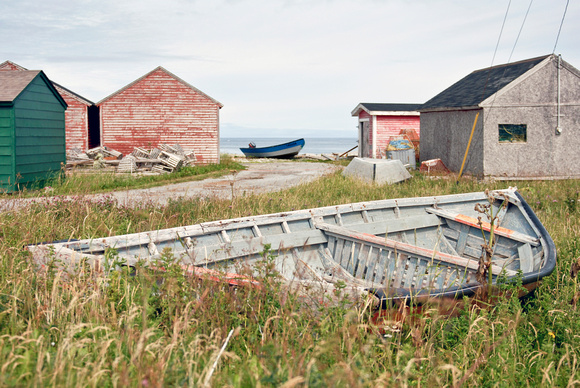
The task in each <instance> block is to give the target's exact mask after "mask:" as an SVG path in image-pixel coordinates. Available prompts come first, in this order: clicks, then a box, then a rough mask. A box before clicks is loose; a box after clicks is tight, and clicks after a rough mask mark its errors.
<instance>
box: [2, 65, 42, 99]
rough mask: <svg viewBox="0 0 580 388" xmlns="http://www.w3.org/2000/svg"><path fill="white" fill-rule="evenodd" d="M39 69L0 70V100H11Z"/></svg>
mask: <svg viewBox="0 0 580 388" xmlns="http://www.w3.org/2000/svg"><path fill="white" fill-rule="evenodd" d="M38 73H40V70H20V71H0V101H1V102H12V101H14V100H15V99H16V97H18V95H19V94H20V93H22V91H23V90H24V88H26V86H28V84H29V83H30V82H32V80H33V79H34V78H35V77H36V76H37V75H38Z"/></svg>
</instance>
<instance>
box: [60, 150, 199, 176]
mask: <svg viewBox="0 0 580 388" xmlns="http://www.w3.org/2000/svg"><path fill="white" fill-rule="evenodd" d="M66 156H67V164H66V165H67V168H72V167H76V166H87V167H93V168H96V169H98V168H106V167H112V168H115V170H116V171H117V172H128V173H134V172H151V173H157V174H166V173H171V172H173V171H176V170H178V169H180V168H181V167H183V166H193V165H194V163H195V153H194V152H193V151H186V150H184V149H183V148H182V147H181V145H179V144H175V145H172V146H171V145H168V144H161V145H160V146H159V148H153V149H152V150H146V149H144V148H140V147H136V148H135V149H134V150H133V152H131V153H130V154H129V155H127V156H125V157H123V154H122V153H120V152H118V151H115V150H112V149H110V148H108V147H106V146H101V147H96V148H92V149H90V150H87V151H85V152H82V151H81V150H80V149H78V148H76V149H74V148H73V149H71V150H68V151H67V155H66Z"/></svg>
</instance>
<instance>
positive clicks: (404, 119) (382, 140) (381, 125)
mask: <svg viewBox="0 0 580 388" xmlns="http://www.w3.org/2000/svg"><path fill="white" fill-rule="evenodd" d="M420 121H421V120H420V116H377V144H376V146H377V148H378V150H380V156H379V153H378V152H377V157H381V158H384V157H386V151H385V150H386V148H387V146H388V145H389V140H390V138H391V137H392V136H398V135H400V134H401V130H402V129H410V128H411V129H414V130H415V131H416V132H417V134H418V135H420Z"/></svg>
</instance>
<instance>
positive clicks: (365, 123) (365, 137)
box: [358, 120, 370, 158]
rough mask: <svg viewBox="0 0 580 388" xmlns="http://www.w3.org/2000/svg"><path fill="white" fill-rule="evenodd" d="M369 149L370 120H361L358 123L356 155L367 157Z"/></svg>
mask: <svg viewBox="0 0 580 388" xmlns="http://www.w3.org/2000/svg"><path fill="white" fill-rule="evenodd" d="M369 150H370V122H369V120H361V121H359V123H358V156H359V157H361V158H368V157H369Z"/></svg>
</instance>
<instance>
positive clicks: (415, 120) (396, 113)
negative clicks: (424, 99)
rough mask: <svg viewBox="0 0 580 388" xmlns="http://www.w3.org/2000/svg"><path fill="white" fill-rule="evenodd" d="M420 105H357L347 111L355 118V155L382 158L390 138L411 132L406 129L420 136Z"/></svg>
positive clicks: (362, 103)
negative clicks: (356, 118) (357, 147)
mask: <svg viewBox="0 0 580 388" xmlns="http://www.w3.org/2000/svg"><path fill="white" fill-rule="evenodd" d="M420 106H421V104H381V103H365V102H361V103H360V104H358V105H357V106H356V108H354V110H353V111H352V112H351V115H352V116H353V117H358V144H359V151H358V156H360V157H363V158H375V159H382V158H385V157H386V149H387V145H388V144H389V140H390V139H391V138H392V137H394V136H399V135H401V133H406V132H411V131H410V130H414V131H415V132H416V133H417V135H420V133H421V132H420V116H419V111H418V109H419V107H420ZM410 140H414V139H410Z"/></svg>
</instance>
